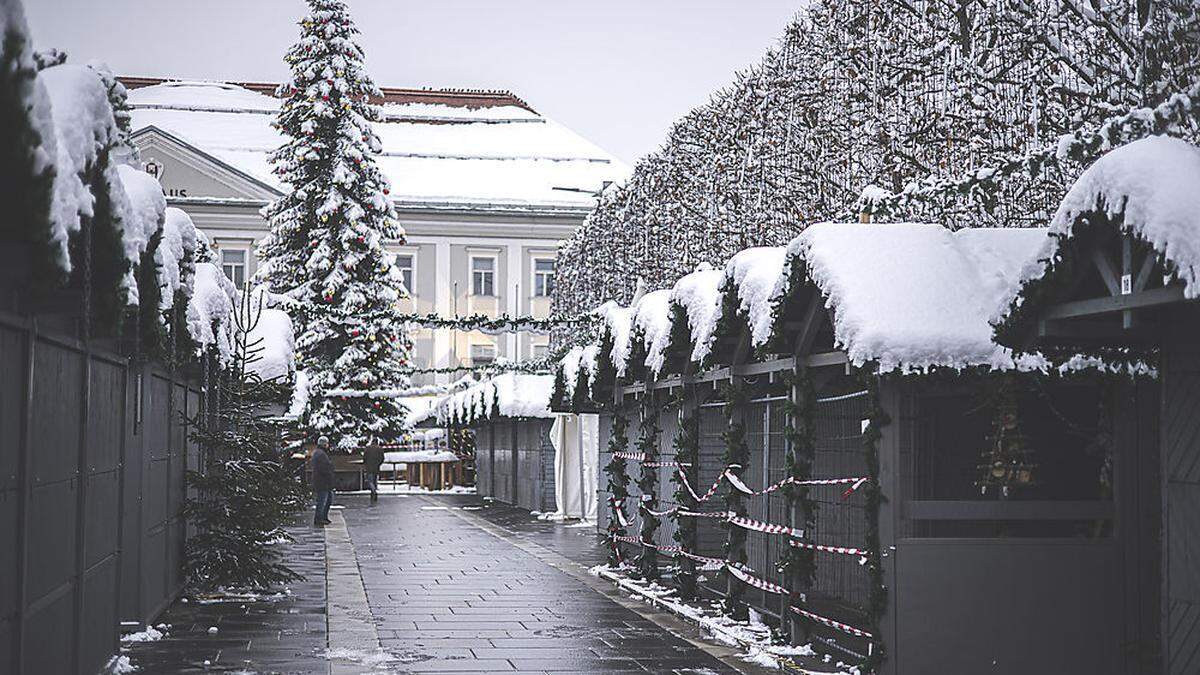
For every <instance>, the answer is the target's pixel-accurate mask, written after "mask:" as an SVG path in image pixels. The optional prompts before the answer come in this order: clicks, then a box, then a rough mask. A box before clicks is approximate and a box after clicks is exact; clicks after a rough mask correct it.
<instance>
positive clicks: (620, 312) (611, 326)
mask: <svg viewBox="0 0 1200 675" xmlns="http://www.w3.org/2000/svg"><path fill="white" fill-rule="evenodd" d="M595 313H596V314H597V315H598V316H599V317H600V318H601V320H602V321H603V328H602V329H601V330H604V331H608V333H609V334H610V335H612V339H613V347H612V353H611V354H609V357H610V358H611V359H612V363H613V365H614V366H616V369H617V377H623V376H624V375H625V367H626V365H627V364H628V363H629V340H630V332H631V329H632V326H633V309H632V308H630V307H622V306H620V305H618V304H617V303H616V302H614V301H612V300H609V301H608V302H606V303H604V304H603V305H600V306H599V307H598V308H596V310H595Z"/></svg>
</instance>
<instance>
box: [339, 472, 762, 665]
mask: <svg viewBox="0 0 1200 675" xmlns="http://www.w3.org/2000/svg"><path fill="white" fill-rule="evenodd" d="M346 501H347V508H346V509H345V510H344V511H343V514H344V515H345V518H346V522H347V523H348V526H349V534H350V538H351V539H352V540H353V542H354V549H355V552H356V553H357V559H358V565H359V569H360V571H361V576H362V580H363V584H364V586H365V589H366V594H367V600H368V602H369V604H370V609H371V613H372V614H373V616H374V617H375V623H376V627H377V632H378V636H379V642H380V645H381V646H382V647H383V649H384V650H385V651H386V652H388V653H390V654H392V655H394V656H395V657H397V658H398V659H399V662H398V663H395V664H392V665H391V667H392V668H394V669H395V670H396V671H397V672H406V673H444V672H454V673H467V672H472V673H474V672H488V673H502V672H503V673H508V672H521V673H647V672H650V673H697V674H699V673H704V674H706V675H708V674H713V675H715V674H717V673H736V672H738V670H735V669H733V668H731V667H730V666H729V665H727V664H726V663H724V662H723V661H722V660H720V659H718V658H717V657H716V656H714V655H713V654H710V653H708V652H706V651H705V650H702V649H701V648H700V647H698V646H697V645H696V644H695V643H694V642H693V641H690V640H689V639H685V638H684V637H681V636H682V635H687V634H688V633H689V632H691V629H690V627H688V626H686V625H685V624H682V623H679V624H677V625H676V626H673V627H672V628H671V629H670V630H669V629H667V628H664V627H663V626H660V625H659V624H658V623H655V622H653V621H650V620H649V619H647V618H645V617H644V616H642V615H641V614H640V613H639V612H637V611H634V609H635V608H640V611H642V612H654V610H650V609H649V608H648V607H645V606H640V605H639V603H634V602H631V601H628V600H625V599H623V598H621V597H620V596H619V595H618V594H617V593H615V592H614V591H612V590H611V587H610V586H609V585H608V584H607V582H604V581H601V580H598V579H595V578H593V577H591V576H590V575H588V574H587V573H586V568H587V567H588V566H590V565H593V564H597V563H599V562H602V557H603V551H602V550H601V549H600V547H599V546H598V545H597V539H596V537H595V534H594V532H593V531H592V530H591V529H590V528H571V527H569V526H565V525H561V524H553V523H545V522H538V521H536V520H534V519H532V518H531V517H530V515H529V513H528V512H526V511H520V510H518V509H513V508H510V507H505V506H499V505H489V504H485V503H484V502H483V501H482V500H479V499H478V498H475V497H468V496H436V497H434V496H428V497H425V496H412V497H390V498H389V497H385V498H383V499H381V500H380V501H379V502H378V503H376V504H369V503H368V502H367V501H366V499H365V498H359V497H349V498H346ZM631 606H638V607H631ZM658 619H659V620H660V621H669V619H667V618H666V615H662V616H661V617H658ZM691 637H693V638H694V637H697V636H691ZM330 640H331V645H334V646H336V644H337V635H336V634H334V633H332V632H331V635H330ZM708 649H709V650H710V651H713V652H718V653H719V652H721V651H722V650H721V649H720V648H711V647H709V648H708ZM724 651H725V652H728V650H724ZM739 670H745V671H748V670H750V668H749V667H746V668H739Z"/></svg>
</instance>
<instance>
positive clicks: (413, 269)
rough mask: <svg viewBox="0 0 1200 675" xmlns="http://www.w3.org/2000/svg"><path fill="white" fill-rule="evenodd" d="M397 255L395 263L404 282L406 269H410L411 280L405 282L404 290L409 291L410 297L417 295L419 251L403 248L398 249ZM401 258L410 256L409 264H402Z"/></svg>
mask: <svg viewBox="0 0 1200 675" xmlns="http://www.w3.org/2000/svg"><path fill="white" fill-rule="evenodd" d="M395 256H396V259H395V260H396V262H395V264H396V267H397V269H399V270H400V279H401V281H402V282H404V270H406V269H407V270H408V276H409V281H408V282H404V290H406V291H408V297H410V298H415V297H417V291H416V288H415V286H416V285H417V253H416V251H409V250H404V249H401V250H399V251H396V253H395ZM400 258H408V260H409V264H408V267H407V268H406V267H404V266H403V265H401V264H400ZM410 282H411V283H410Z"/></svg>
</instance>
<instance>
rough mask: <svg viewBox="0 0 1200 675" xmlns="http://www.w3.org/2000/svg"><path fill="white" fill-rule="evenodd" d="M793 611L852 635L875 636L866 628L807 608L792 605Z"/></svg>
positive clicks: (868, 637)
mask: <svg viewBox="0 0 1200 675" xmlns="http://www.w3.org/2000/svg"><path fill="white" fill-rule="evenodd" d="M792 611H793V612H795V613H797V614H799V615H800V616H802V617H804V618H806V619H812V620H813V621H816V622H817V623H819V624H824V625H826V626H829V627H830V628H836V629H837V630H840V631H842V632H843V633H849V634H850V635H854V636H856V637H863V638H867V639H871V638H874V637H875V636H874V635H872V634H870V633H868V632H867V631H865V630H862V629H860V628H855V627H854V626H851V625H849V624H845V623H842V622H841V621H834V620H833V619H829V618H826V617H823V616H821V615H820V614H814V613H812V612H810V611H808V610H806V609H800V608H799V607H796V606H792Z"/></svg>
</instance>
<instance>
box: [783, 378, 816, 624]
mask: <svg viewBox="0 0 1200 675" xmlns="http://www.w3.org/2000/svg"><path fill="white" fill-rule="evenodd" d="M782 379H783V382H784V384H785V385H786V386H787V387H788V390H789V391H791V392H793V395H792V396H790V397H789V398H788V400H787V402H785V403H784V413H785V414H786V415H787V418H788V420H789V421H790V422H791V423H790V424H787V425H785V426H784V440H785V441H786V443H787V452H786V454H785V455H784V471H785V474H786V480H790V481H791V482H789V483H788V484H787V485H786V486H785V487H784V493H783V494H784V497H785V498H786V500H787V507H786V513H788V514H789V516H790V517H791V519H792V520H791V522H792V523H793V527H794V528H795V529H798V530H800V531H801V532H803V533H804V536H805V538H807V537H809V536H811V533H812V531H813V528H814V527H815V526H816V524H817V502H816V500H814V499H813V498H812V496H811V494H810V486H809V485H808V484H807V483H806V481H811V480H812V479H813V461H814V459H815V456H816V429H815V426H814V422H813V412H814V411H813V409H814V407H815V405H814V401H815V398H816V394H815V392H814V391H813V386H812V379H811V378H810V377H809V376H808V372H807V371H805V370H797V371H790V372H785V373H783V378H782ZM816 552H817V550H816V549H814V548H809V547H798V546H788V547H787V550H786V551H784V553H783V555H782V557H781V558H780V561H779V571H780V572H781V573H783V574H784V578H785V579H786V580H787V586H788V588H790V589H791V590H792V595H791V596H789V598H788V606H789V608H792V609H794V608H795V607H796V601H797V600H798V599H799V597H798V595H797V593H802V592H804V591H805V590H807V589H809V588H812V585H813V580H814V579H815V577H816ZM787 623H788V624H789V627H792V626H793V624H792V623H791V622H787ZM795 627H796V628H799V630H800V631H801V633H802V634H800V635H797V634H795V631H793V630H789V631H788V633H789V637H791V638H792V642H793V644H795V643H797V642H798V640H797V638H800V639H804V638H807V637H808V632H809V631H808V625H807V624H805V623H804V622H799V626H795Z"/></svg>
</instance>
